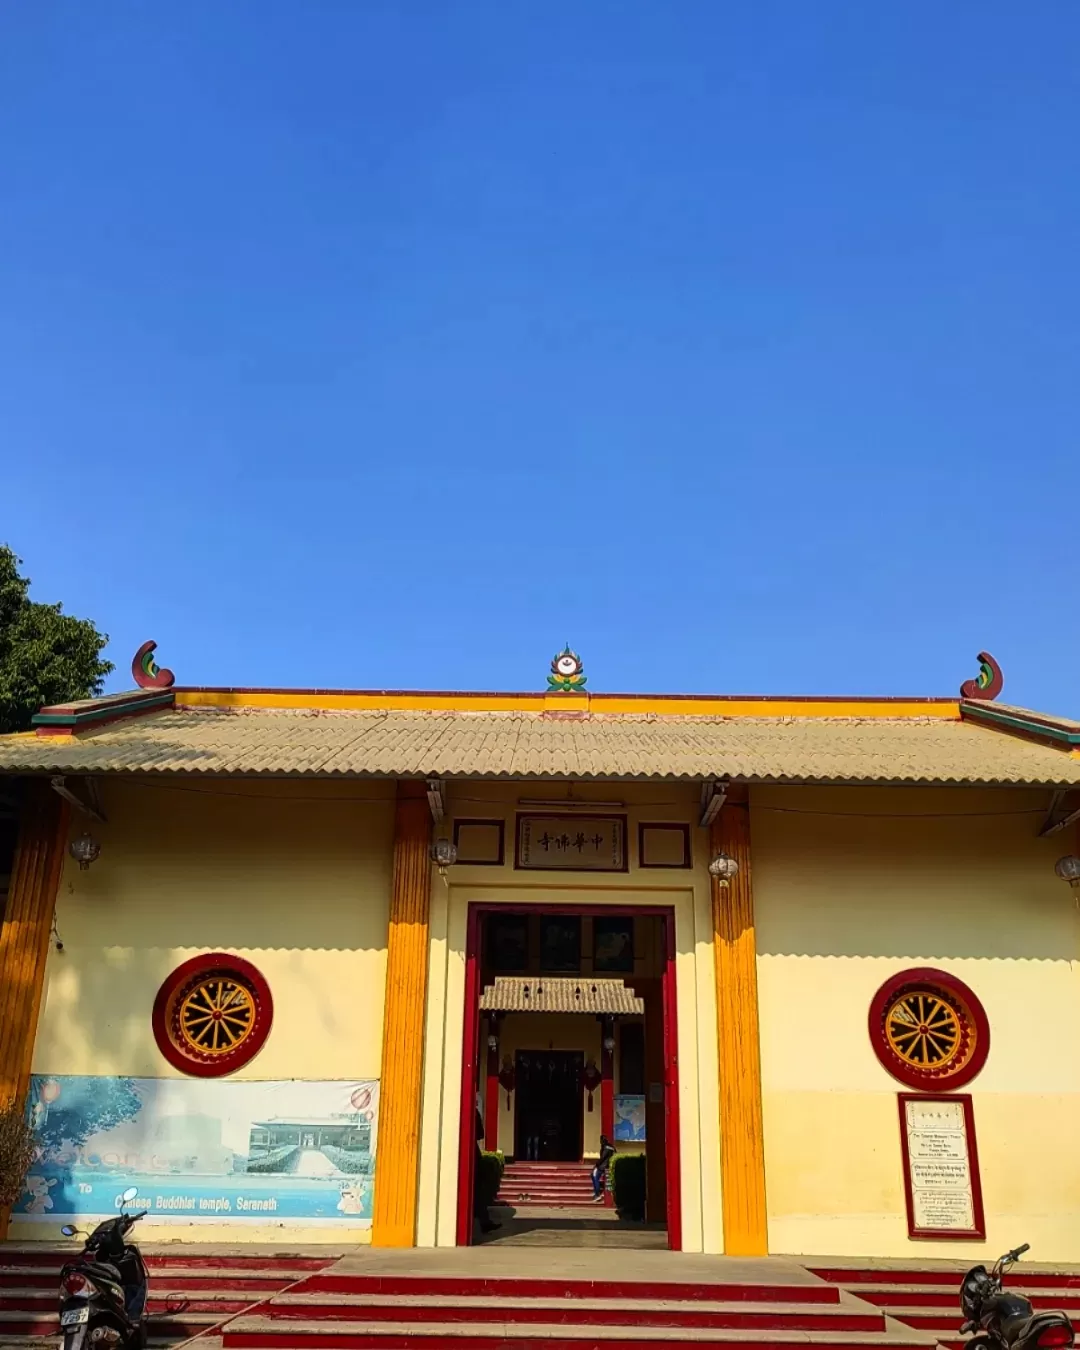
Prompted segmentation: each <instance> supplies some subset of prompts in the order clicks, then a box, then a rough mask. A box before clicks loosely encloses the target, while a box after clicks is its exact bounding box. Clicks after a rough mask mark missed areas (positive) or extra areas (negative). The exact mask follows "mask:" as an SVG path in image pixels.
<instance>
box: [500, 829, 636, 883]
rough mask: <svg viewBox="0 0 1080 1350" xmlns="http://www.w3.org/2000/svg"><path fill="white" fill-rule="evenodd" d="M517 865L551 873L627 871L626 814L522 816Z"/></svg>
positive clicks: (518, 831) (518, 837) (515, 860)
mask: <svg viewBox="0 0 1080 1350" xmlns="http://www.w3.org/2000/svg"><path fill="white" fill-rule="evenodd" d="M514 865H515V866H516V867H521V868H533V869H536V870H540V871H547V872H625V871H626V817H625V816H529V815H522V816H518V819H517V853H516V857H515V859H514Z"/></svg>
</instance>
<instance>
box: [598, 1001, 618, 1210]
mask: <svg viewBox="0 0 1080 1350" xmlns="http://www.w3.org/2000/svg"><path fill="white" fill-rule="evenodd" d="M614 1036H615V1020H614V1018H611V1017H605V1018H604V1019H603V1021H602V1022H601V1023H600V1039H601V1045H600V1133H601V1134H602V1135H604V1136H605V1137H606V1138H607V1139H608V1140H613V1139H614V1138H615V1049H614V1046H612V1048H611V1049H610V1050H609V1049H608V1048H607V1046H606V1045H604V1044H603V1042H604V1041H607V1040H614ZM614 1203H615V1196H614V1194H613V1192H612V1189H611V1186H610V1184H609V1185H607V1186H605V1187H604V1204H605V1205H606V1206H608V1207H609V1208H610V1207H611V1206H612V1205H614Z"/></svg>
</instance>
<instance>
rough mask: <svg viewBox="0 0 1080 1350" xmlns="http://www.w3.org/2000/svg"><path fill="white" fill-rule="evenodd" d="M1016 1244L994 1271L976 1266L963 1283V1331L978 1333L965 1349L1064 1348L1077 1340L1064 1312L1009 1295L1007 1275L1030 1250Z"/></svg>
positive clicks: (1016, 1295)
mask: <svg viewBox="0 0 1080 1350" xmlns="http://www.w3.org/2000/svg"><path fill="white" fill-rule="evenodd" d="M1029 1247H1030V1244H1029V1243H1027V1242H1025V1243H1024V1245H1023V1246H1022V1247H1014V1248H1013V1250H1012V1251H1011V1252H1006V1253H1005V1255H1004V1256H1000V1257H998V1259H997V1262H996V1263H995V1264H994V1266H993V1268H992V1269H991V1270H989V1271H988V1270H987V1269H986V1267H985V1266H973V1267H972V1268H971V1269H970V1270H969V1271H968V1273H967V1274H966V1275H965V1276H964V1282H963V1284H961V1286H960V1310H961V1312H962V1313H963V1314H964V1319H965V1320H964V1324H963V1326H962V1327H961V1328H960V1330H961V1332H963V1333H966V1332H969V1331H970V1332H975V1333H977V1334H976V1335H973V1336H972V1338H971V1340H970V1341H968V1342H967V1344H966V1346H965V1350H1064V1348H1065V1347H1067V1346H1071V1345H1072V1344H1073V1342H1074V1340H1075V1339H1076V1338H1075V1335H1074V1332H1073V1326H1072V1323H1071V1322H1070V1321H1069V1319H1068V1317H1067V1316H1066V1315H1065V1313H1063V1312H1039V1313H1037V1312H1035V1311H1034V1310H1033V1309H1032V1306H1031V1301H1030V1300H1029V1299H1026V1298H1024V1297H1023V1295H1021V1294H1007V1293H1006V1292H1005V1290H1004V1289H1003V1287H1002V1283H1003V1280H1004V1277H1005V1275H1006V1274H1007V1273H1008V1272H1009V1270H1011V1268H1012V1267H1013V1266H1014V1265H1015V1264H1016V1263H1017V1261H1019V1260H1020V1258H1021V1256H1023V1254H1024V1253H1025V1252H1026V1251H1028V1250H1029Z"/></svg>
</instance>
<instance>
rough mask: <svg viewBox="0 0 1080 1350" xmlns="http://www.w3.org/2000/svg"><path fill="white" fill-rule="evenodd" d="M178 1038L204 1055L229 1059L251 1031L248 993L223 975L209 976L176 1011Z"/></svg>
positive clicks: (252, 1012)
mask: <svg viewBox="0 0 1080 1350" xmlns="http://www.w3.org/2000/svg"><path fill="white" fill-rule="evenodd" d="M177 1024H178V1030H179V1032H180V1035H181V1037H182V1038H183V1039H184V1040H185V1041H186V1042H187V1044H188V1045H189V1046H190V1047H191V1048H192V1049H194V1050H196V1051H198V1052H200V1053H201V1054H204V1055H230V1054H232V1053H233V1052H234V1051H235V1050H237V1049H238V1047H239V1046H240V1045H242V1044H243V1042H244V1041H245V1040H246V1039H247V1038H248V1036H250V1035H251V1032H252V1030H253V1029H254V1027H255V1000H254V998H252V995H251V991H250V990H249V989H247V988H246V987H245V986H244V985H242V984H239V983H238V982H237V981H236V980H232V979H229V978H228V976H225V975H209V976H207V977H206V978H205V979H202V980H200V981H199V982H198V983H197V984H196V985H194V986H193V987H192V988H191V989H189V990H188V991H187V992H186V993H185V994H184V996H183V998H182V999H181V1002H180V1007H179V1009H178V1010H177Z"/></svg>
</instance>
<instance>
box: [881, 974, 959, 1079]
mask: <svg viewBox="0 0 1080 1350" xmlns="http://www.w3.org/2000/svg"><path fill="white" fill-rule="evenodd" d="M885 1036H886V1039H887V1040H888V1042H889V1046H890V1047H891V1049H892V1050H893V1052H894V1053H895V1054H896V1055H898V1056H899V1058H900V1059H902V1060H904V1062H905V1063H907V1064H910V1065H912V1066H913V1067H915V1068H917V1069H929V1070H940V1069H943V1068H946V1067H947V1066H948V1065H949V1064H951V1063H952V1061H953V1060H955V1059H956V1058H957V1056H958V1055H959V1054H960V1053H961V1052H962V1050H963V1045H964V1040H965V1036H964V1026H963V1023H962V1022H961V1020H960V1016H959V1014H958V1012H957V1010H956V1009H955V1008H954V1007H953V1006H952V1005H951V1004H950V1003H948V1002H946V1001H945V999H944V998H942V997H941V995H940V994H938V993H936V992H935V991H933V990H930V989H916V990H907V991H905V992H904V993H902V994H901V995H900V996H899V997H898V998H897V999H896V1000H895V1002H894V1003H892V1004H891V1006H890V1007H889V1009H888V1011H887V1012H886V1014H885Z"/></svg>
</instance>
